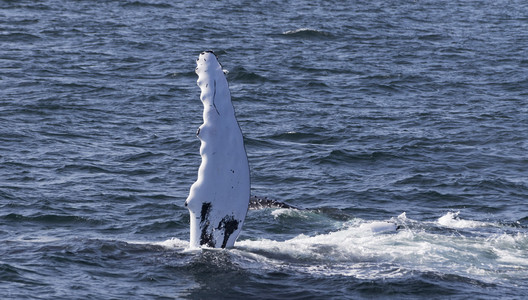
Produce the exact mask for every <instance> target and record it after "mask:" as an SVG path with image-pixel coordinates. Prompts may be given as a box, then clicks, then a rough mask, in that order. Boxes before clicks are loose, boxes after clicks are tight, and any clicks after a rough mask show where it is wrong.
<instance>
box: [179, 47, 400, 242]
mask: <svg viewBox="0 0 528 300" xmlns="http://www.w3.org/2000/svg"><path fill="white" fill-rule="evenodd" d="M195 72H196V74H197V75H198V80H197V82H196V83H197V85H198V86H199V87H200V90H201V94H200V100H201V102H202V104H203V124H202V125H200V127H199V128H198V130H197V131H196V136H197V137H198V139H199V140H200V141H201V145H200V156H201V163H200V167H199V168H198V177H197V179H196V181H195V182H194V183H193V184H192V185H191V188H190V190H189V196H188V197H187V199H186V200H185V204H184V205H185V206H186V207H187V209H188V210H189V215H190V248H232V247H233V246H234V244H235V241H236V240H237V238H238V236H239V234H240V231H241V230H242V226H243V225H244V221H245V218H246V215H247V212H248V210H249V209H266V208H272V209H275V208H282V209H296V210H303V209H302V208H299V207H295V206H293V205H289V204H287V203H284V202H281V201H277V200H273V199H269V198H267V197H259V196H252V195H250V186H251V180H250V170H249V163H248V158H247V153H246V149H245V146H244V139H243V135H242V130H241V129H240V126H239V124H238V121H237V119H236V116H235V109H234V107H233V103H232V102H231V94H230V91H229V85H228V82H227V79H226V76H225V74H224V71H223V69H222V65H221V64H220V62H219V61H218V57H217V56H216V55H215V54H214V52H213V51H204V52H202V53H200V55H199V56H198V59H197V60H196V69H195ZM367 227H368V228H367ZM367 227H365V229H368V230H371V231H373V232H385V231H394V230H397V229H399V228H398V227H397V226H396V224H394V223H392V222H377V223H375V224H371V225H369V226H367Z"/></svg>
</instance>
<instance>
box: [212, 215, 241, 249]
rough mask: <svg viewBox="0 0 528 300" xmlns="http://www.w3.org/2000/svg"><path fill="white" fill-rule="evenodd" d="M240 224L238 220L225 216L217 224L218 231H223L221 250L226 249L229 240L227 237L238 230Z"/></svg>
mask: <svg viewBox="0 0 528 300" xmlns="http://www.w3.org/2000/svg"><path fill="white" fill-rule="evenodd" d="M239 223H240V222H239V221H238V220H235V218H234V217H233V216H225V217H224V218H222V220H221V221H220V223H218V228H216V229H218V230H222V229H223V230H224V240H223V242H222V248H225V247H226V244H227V241H228V240H229V237H230V236H231V234H233V232H235V230H237V229H238V224H239Z"/></svg>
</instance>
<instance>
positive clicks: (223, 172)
mask: <svg viewBox="0 0 528 300" xmlns="http://www.w3.org/2000/svg"><path fill="white" fill-rule="evenodd" d="M196 63H197V68H196V74H198V80H197V83H198V86H199V87H200V89H201V95H200V99H201V101H202V103H203V105H204V114H203V118H204V119H203V121H204V123H203V124H202V125H201V126H200V128H199V129H198V131H197V135H198V138H199V139H200V140H201V147H200V155H201V157H202V162H201V164H200V168H199V170H198V179H197V180H196V182H195V183H194V184H193V185H192V186H191V189H190V191H189V197H188V198H187V201H186V203H187V208H188V209H189V213H190V215H191V218H190V223H191V224H190V228H191V230H190V236H191V239H190V240H191V241H190V246H191V247H192V248H197V247H202V246H206V247H213V248H229V247H233V245H234V243H235V241H236V239H237V237H238V235H239V234H240V230H241V229H242V226H243V224H244V220H245V218H246V214H247V211H248V205H249V197H250V178H249V174H250V173H249V164H248V160H247V155H246V150H245V147H244V139H243V136H242V131H241V130H240V127H239V125H238V122H237V120H236V117H235V112H234V109H233V104H232V103H231V96H230V93H229V86H228V84H227V79H226V77H225V74H224V72H223V70H222V67H221V65H220V63H219V62H218V61H217V59H216V56H215V55H214V53H212V52H208V51H206V52H202V53H201V54H200V56H199V58H198V60H197V62H196ZM213 108H214V111H216V113H217V115H215V114H214V113H212V112H213ZM220 111H222V113H220Z"/></svg>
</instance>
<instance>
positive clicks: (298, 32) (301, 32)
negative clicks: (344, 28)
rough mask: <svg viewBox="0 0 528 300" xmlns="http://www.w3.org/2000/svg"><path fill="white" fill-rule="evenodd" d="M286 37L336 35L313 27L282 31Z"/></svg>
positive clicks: (309, 37)
mask: <svg viewBox="0 0 528 300" xmlns="http://www.w3.org/2000/svg"><path fill="white" fill-rule="evenodd" d="M282 35H283V36H285V37H292V38H302V39H321V38H333V37H334V35H333V34H331V33H329V32H326V31H323V30H317V29H311V28H299V29H294V30H288V31H284V32H283V33H282Z"/></svg>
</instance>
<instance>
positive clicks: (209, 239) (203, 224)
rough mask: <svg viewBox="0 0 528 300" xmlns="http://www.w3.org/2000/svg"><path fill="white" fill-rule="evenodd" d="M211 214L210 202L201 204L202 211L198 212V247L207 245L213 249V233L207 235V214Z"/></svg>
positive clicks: (208, 223)
mask: <svg viewBox="0 0 528 300" xmlns="http://www.w3.org/2000/svg"><path fill="white" fill-rule="evenodd" d="M210 212H211V202H204V203H203V204H202V210H201V211H200V228H201V229H202V233H201V234H200V245H207V246H209V247H212V248H214V246H215V242H214V240H213V233H212V232H211V233H208V232H207V231H208V229H209V225H210V222H209V213H210Z"/></svg>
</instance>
